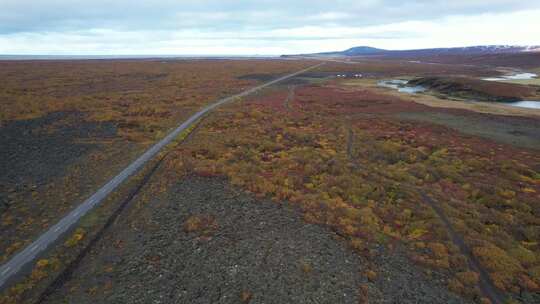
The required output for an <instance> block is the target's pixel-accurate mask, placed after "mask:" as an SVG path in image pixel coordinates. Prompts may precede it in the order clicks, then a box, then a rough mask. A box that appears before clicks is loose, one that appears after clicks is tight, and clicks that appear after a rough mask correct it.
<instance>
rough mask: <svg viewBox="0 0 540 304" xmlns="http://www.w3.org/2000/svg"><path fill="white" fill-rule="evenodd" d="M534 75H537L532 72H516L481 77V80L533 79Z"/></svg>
mask: <svg viewBox="0 0 540 304" xmlns="http://www.w3.org/2000/svg"><path fill="white" fill-rule="evenodd" d="M536 77H538V75H536V74H534V73H516V74H511V75H504V76H500V77H490V78H482V80H487V81H505V80H527V79H533V78H536Z"/></svg>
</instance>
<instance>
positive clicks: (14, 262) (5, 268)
mask: <svg viewBox="0 0 540 304" xmlns="http://www.w3.org/2000/svg"><path fill="white" fill-rule="evenodd" d="M323 64H324V63H321V64H317V65H314V66H311V67H309V68H306V69H303V70H301V71H298V72H295V73H292V74H288V75H285V76H283V77H280V78H278V79H275V80H272V81H270V82H267V83H265V84H262V85H260V86H257V87H253V88H251V89H249V90H246V91H244V92H242V93H239V94H236V95H233V96H230V97H227V98H223V99H220V100H218V101H216V102H215V103H213V104H211V105H209V106H207V107H205V108H204V109H202V110H200V111H199V112H197V113H195V114H194V115H193V116H191V117H190V118H189V119H188V120H186V121H185V122H183V123H182V124H181V125H179V126H178V127H177V128H176V129H174V130H173V131H172V132H171V133H169V134H168V135H167V136H165V138H163V139H162V140H160V141H159V142H158V143H156V144H155V145H154V146H152V147H151V148H150V149H148V150H147V151H146V152H145V153H144V154H143V155H141V156H140V157H139V158H137V159H136V160H135V161H134V162H133V163H131V164H130V165H129V166H127V167H126V168H125V169H124V170H122V172H120V173H119V174H118V175H117V176H115V177H114V178H113V179H111V180H110V181H109V182H108V183H107V184H105V185H104V186H103V187H101V188H100V189H99V190H98V191H97V192H95V193H94V194H93V195H92V196H90V197H89V198H88V199H87V200H85V201H84V202H83V203H82V204H80V205H79V206H78V207H77V208H75V209H74V210H72V211H71V212H69V213H68V214H67V215H66V216H65V217H64V218H62V219H61V220H60V221H59V222H58V223H56V224H55V225H54V226H52V227H51V228H49V230H47V231H46V232H45V233H43V234H42V235H41V236H40V237H39V238H38V239H37V240H35V241H33V242H32V243H31V244H30V245H28V246H27V247H25V248H24V249H23V250H21V251H20V252H18V253H17V254H16V255H14V256H13V257H12V258H11V259H10V260H9V261H8V262H7V263H5V264H4V265H2V266H1V267H0V290H1V289H3V287H4V285H6V283H7V282H8V281H9V280H10V279H12V278H14V277H15V275H17V274H18V273H19V271H21V269H23V267H24V266H25V265H27V264H29V263H31V262H33V261H34V260H35V259H36V257H38V256H39V254H40V253H42V252H43V251H45V250H47V249H48V248H49V247H50V246H51V245H52V244H53V243H54V242H55V241H56V240H57V239H58V238H59V237H60V236H61V235H62V234H64V233H65V232H66V231H68V230H70V229H71V228H73V227H74V226H75V225H76V224H77V222H78V221H79V219H80V218H81V217H83V216H84V215H85V214H86V213H88V211H90V210H92V209H93V208H94V207H95V206H97V205H98V204H99V203H101V201H103V199H104V198H106V197H107V195H108V194H109V193H111V192H112V191H113V190H114V189H116V187H118V186H119V185H120V184H121V183H122V182H124V181H125V180H126V179H128V178H129V177H130V176H131V175H133V174H134V173H135V172H137V171H138V170H139V169H141V167H142V166H143V165H144V164H145V163H146V162H148V161H149V160H150V159H152V158H153V157H154V156H155V155H156V154H157V153H158V152H159V151H160V150H161V149H162V148H163V147H165V146H166V145H168V144H169V143H170V142H171V141H173V140H174V138H175V137H176V136H178V135H179V134H180V133H181V132H182V131H184V130H186V129H187V128H189V127H190V126H191V125H192V124H193V123H194V122H196V121H197V120H199V119H200V118H201V117H202V116H204V115H205V114H207V113H208V112H210V111H211V110H213V109H214V108H216V107H218V106H220V105H222V104H224V103H228V102H231V101H233V100H234V99H236V98H239V97H244V96H246V95H249V94H252V93H254V92H256V91H258V90H260V89H263V88H265V87H268V86H270V85H273V84H276V83H278V82H280V81H283V80H285V79H288V78H291V77H294V76H296V75H299V74H302V73H304V72H307V71H309V70H311V69H314V68H317V67H319V66H321V65H323Z"/></svg>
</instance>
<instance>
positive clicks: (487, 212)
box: [167, 82, 540, 301]
mask: <svg viewBox="0 0 540 304" xmlns="http://www.w3.org/2000/svg"><path fill="white" fill-rule="evenodd" d="M407 111H411V112H421V111H425V112H430V111H444V110H435V109H434V108H429V107H426V106H423V105H420V104H416V103H414V102H411V101H407V100H400V99H399V98H396V97H395V96H391V95H384V94H380V93H375V92H373V91H370V90H367V89H357V90H355V89H351V88H350V87H341V86H339V84H338V83H335V82H329V83H326V84H323V85H307V86H303V87H301V88H296V90H295V95H294V98H291V97H290V96H289V92H288V90H287V88H283V89H282V90H269V91H267V93H266V94H265V95H264V96H257V97H252V98H247V99H246V100H244V101H242V102H241V103H236V104H234V105H229V106H227V107H226V108H224V109H221V110H219V111H218V113H216V114H214V115H212V116H210V117H208V118H207V119H206V120H205V121H204V122H203V123H202V125H201V127H200V129H199V130H198V131H197V135H196V136H194V137H193V139H192V141H190V144H189V145H185V146H180V147H179V148H178V149H177V150H176V151H174V152H173V153H175V156H173V157H170V158H168V161H167V166H169V167H170V169H171V170H176V171H178V172H185V173H196V174H199V175H203V176H222V175H224V176H227V177H228V178H229V179H230V182H231V183H232V184H234V185H237V186H239V187H242V188H244V189H245V190H246V191H248V192H251V193H254V194H255V195H259V196H269V197H272V198H273V199H274V200H275V201H276V202H278V203H279V202H283V201H289V202H291V203H292V204H294V205H297V206H298V207H299V209H301V210H302V212H303V214H304V218H305V220H307V221H309V222H314V223H319V224H322V225H326V226H328V227H329V228H330V229H332V230H334V231H335V232H336V233H337V234H338V235H340V236H342V237H344V238H345V239H347V240H348V241H349V243H350V246H351V248H353V249H354V250H356V251H357V252H358V253H359V254H363V255H366V256H369V255H370V252H371V250H370V248H371V246H372V245H373V244H384V245H386V246H388V247H389V248H392V247H393V246H395V245H396V244H397V243H402V244H405V245H406V246H407V247H408V248H409V249H410V250H409V252H410V258H411V259H413V260H414V261H416V262H418V263H420V264H422V265H425V266H426V267H428V268H433V269H435V270H437V271H442V272H445V273H448V274H449V276H451V279H449V281H448V286H449V288H450V289H451V290H453V291H455V292H458V293H460V294H462V295H464V296H466V297H470V298H471V299H476V300H477V301H485V300H486V299H484V298H482V297H483V295H482V293H481V292H480V290H479V288H478V285H477V283H478V280H479V274H478V273H476V272H475V271H474V270H472V269H470V267H469V265H468V263H467V261H468V259H469V258H470V257H468V256H466V253H465V255H464V253H463V252H461V251H460V250H459V248H458V247H457V246H456V244H454V243H453V242H452V240H451V239H450V236H449V233H448V231H447V229H446V227H445V226H444V225H443V224H442V221H441V218H439V216H438V215H437V214H436V213H435V212H434V210H433V209H432V208H431V207H430V205H429V204H428V202H426V201H425V199H423V198H422V193H425V194H427V195H428V196H429V197H431V198H432V200H434V201H436V202H437V204H438V205H439V206H440V207H441V208H442V210H443V211H444V213H445V215H446V216H447V217H448V218H449V220H450V222H451V224H452V226H453V228H454V229H455V230H456V231H457V232H458V233H459V234H460V235H461V236H462V237H463V239H464V240H465V242H466V244H467V245H468V247H469V248H471V249H472V254H473V255H474V256H475V257H476V258H477V259H478V260H479V262H480V263H481V266H482V267H483V268H484V269H485V270H486V271H487V272H488V273H489V276H490V278H491V280H492V282H493V283H494V285H495V286H496V287H497V288H498V289H500V290H501V291H503V292H505V293H509V294H516V295H519V294H523V293H526V292H529V293H535V292H538V291H540V288H539V286H540V276H539V270H540V250H539V244H538V240H539V239H540V221H539V217H538V212H539V211H540V209H539V206H538V203H537V202H538V200H539V191H540V173H539V172H538V171H537V170H538V163H540V155H539V154H538V153H537V151H535V150H527V149H518V148H516V147H513V146H511V145H506V144H500V143H497V142H493V141H490V140H487V139H483V138H480V137H474V136H467V135H465V134H462V133H460V132H458V131H456V130H453V129H449V128H446V127H443V126H438V125H434V124H429V123H423V122H411V121H402V120H399V119H398V118H397V116H394V115H393V114H396V113H402V112H407ZM375 275H376V274H374V273H371V274H370V276H371V277H374V276H375Z"/></svg>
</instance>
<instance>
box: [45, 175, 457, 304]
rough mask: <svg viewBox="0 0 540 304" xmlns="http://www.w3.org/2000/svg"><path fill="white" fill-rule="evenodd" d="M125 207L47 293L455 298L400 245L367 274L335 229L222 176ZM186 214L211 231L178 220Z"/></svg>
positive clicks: (144, 298)
mask: <svg viewBox="0 0 540 304" xmlns="http://www.w3.org/2000/svg"><path fill="white" fill-rule="evenodd" d="M133 203H137V202H136V201H135V202H133ZM134 205H135V204H134ZM130 213H131V214H130V215H125V216H124V217H123V218H122V219H121V220H120V222H119V223H118V224H117V225H116V226H115V227H113V228H112V230H111V231H110V232H109V234H108V235H107V236H106V237H105V238H104V239H103V240H101V241H100V242H99V243H98V245H97V246H96V248H95V249H94V250H93V252H92V253H91V254H90V255H89V256H87V257H86V258H85V259H84V260H83V261H82V263H81V264H80V265H79V267H78V268H77V269H76V271H75V273H74V277H73V278H72V279H71V280H70V281H68V282H66V283H65V284H64V286H63V287H62V288H61V289H59V290H57V292H56V293H54V294H52V295H51V296H50V297H49V298H48V301H47V303H63V302H70V303H242V302H241V300H242V298H243V299H244V300H245V302H244V303H247V301H248V300H249V303H359V290H360V286H361V285H363V286H367V293H368V297H369V301H370V302H369V303H463V301H462V300H461V299H460V298H459V297H457V296H454V295H452V294H451V293H449V292H448V291H447V290H446V289H445V288H444V287H442V286H441V285H440V284H439V281H438V280H434V279H433V278H426V277H425V276H424V275H423V274H422V272H421V271H419V270H418V269H417V268H416V267H415V266H412V265H411V264H410V262H408V260H407V259H406V258H404V256H402V255H401V254H399V253H396V254H397V255H396V254H392V255H385V254H384V253H382V251H381V255H380V256H378V257H377V259H379V261H380V266H381V269H382V272H381V274H380V275H379V278H378V279H377V280H376V281H375V282H372V283H368V282H367V279H366V278H365V277H364V275H363V273H364V272H365V270H366V269H367V265H368V264H370V263H368V261H366V260H365V259H364V258H362V257H361V256H359V255H357V254H355V253H354V252H353V251H352V250H350V249H349V248H348V247H347V245H346V244H345V243H344V242H343V240H341V239H340V238H339V237H337V236H336V235H335V234H334V233H332V232H330V231H328V230H327V229H325V228H324V227H321V226H317V225H313V224H307V223H305V222H304V221H303V220H302V218H301V217H300V216H299V214H298V212H296V211H294V210H293V209H291V208H290V207H287V206H286V205H283V204H276V203H274V202H270V201H267V200H263V201H261V200H256V199H254V198H253V197H252V196H250V195H246V194H244V193H242V192H238V191H237V190H235V189H234V188H231V187H229V186H228V185H227V182H226V181H224V180H221V179H208V178H196V177H192V178H187V179H185V180H183V181H181V182H180V183H178V184H177V185H176V186H174V187H173V188H172V189H170V190H169V191H168V192H167V193H166V194H164V195H162V196H161V197H160V198H154V199H151V200H150V201H149V202H147V203H146V205H145V207H143V209H142V210H139V211H136V210H130ZM194 215H198V216H205V217H207V218H212V219H214V220H215V223H214V224H213V225H212V229H210V230H209V231H210V232H208V231H206V232H205V233H198V232H197V230H196V229H195V230H192V229H185V223H186V221H187V220H188V219H189V218H190V217H192V216H194ZM188 231H189V232H188ZM376 264H377V263H376Z"/></svg>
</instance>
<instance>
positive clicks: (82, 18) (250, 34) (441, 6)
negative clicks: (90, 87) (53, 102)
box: [0, 0, 540, 55]
mask: <svg viewBox="0 0 540 304" xmlns="http://www.w3.org/2000/svg"><path fill="white" fill-rule="evenodd" d="M482 44H518V45H540V0H428V1H406V0H351V1H348V0H325V1H319V0H299V1H295V0H287V1H277V0H254V1H228V0H193V1H192V0H177V1H173V0H155V1H152V0H0V54H53V55H54V54H58V55H60V54H82V55H89V54H96V55H119V54H174V55H177V54H185V55H194V54H199V55H201V54H204V55H233V54H236V55H253V54H264V55H280V54H294V53H311V52H320V51H333V50H343V49H347V48H349V47H353V46H360V45H369V46H374V47H380V48H387V49H413V48H428V47H452V46H466V45H482Z"/></svg>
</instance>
